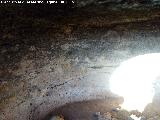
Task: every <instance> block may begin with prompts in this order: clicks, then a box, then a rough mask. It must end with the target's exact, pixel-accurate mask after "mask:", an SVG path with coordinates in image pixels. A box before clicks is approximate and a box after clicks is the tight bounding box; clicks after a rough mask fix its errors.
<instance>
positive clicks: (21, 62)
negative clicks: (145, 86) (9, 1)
mask: <svg viewBox="0 0 160 120" xmlns="http://www.w3.org/2000/svg"><path fill="white" fill-rule="evenodd" d="M84 4H85V3H84ZM0 9H1V11H0V16H1V18H3V19H2V20H1V21H0V26H1V27H0V35H1V36H0V119H2V120H12V119H13V120H41V119H43V118H45V117H46V115H48V114H49V113H51V112H52V111H54V110H55V108H57V107H59V106H62V105H64V104H66V103H72V102H76V101H88V100H89V101H90V100H97V99H98V100H99V99H100V100H104V101H110V102H109V103H108V105H113V106H112V107H113V108H116V107H117V106H118V105H119V104H120V103H121V98H120V97H118V96H117V95H114V94H112V93H111V92H110V89H109V78H110V76H111V74H112V73H113V71H114V70H115V69H116V68H117V67H118V66H119V65H120V63H121V62H122V61H124V60H127V59H129V58H132V57H134V56H137V55H140V54H147V53H154V52H156V53H159V52H160V41H159V39H160V28H159V25H160V22H159V17H160V16H159V15H160V12H159V11H160V10H159V9H158V8H152V9H151V8H150V9H148V8H146V9H143V10H142V9H141V10H138V9H128V8H127V9H118V10H111V9H107V8H106V7H102V8H101V7H100V8H99V7H96V8H92V7H86V8H85V7H84V8H83V9H81V8H77V9H76V10H73V12H69V13H65V12H62V11H57V12H59V13H57V14H56V13H55V12H54V11H53V12H49V13H48V14H46V13H47V12H48V10H46V11H38V12H37V11H34V10H32V9H25V10H23V9H10V8H3V7H1V8H0ZM49 11H50V10H49ZM41 12H42V13H41ZM4 13H5V14H4ZM137 84H138V83H137ZM158 90H159V87H157V93H159V92H158ZM158 100H159V96H158V95H155V98H154V102H153V103H154V104H151V105H150V106H149V107H148V106H147V107H146V112H144V116H146V117H147V118H148V119H150V118H152V117H153V116H154V114H155V113H157V114H159V113H160V110H159V108H160V107H159V104H157V102H158ZM95 103H97V104H98V105H99V104H101V103H102V101H96V102H95ZM82 106H83V104H82ZM107 107H108V106H105V108H104V109H103V110H104V112H105V109H107V110H108V111H106V112H110V111H112V110H111V108H110V109H109V108H107ZM98 108H99V107H97V108H96V109H95V111H92V110H91V111H90V112H93V113H95V112H99V110H98ZM101 108H103V107H101ZM151 108H153V109H151ZM77 109H78V108H77ZM148 109H149V110H148ZM79 111H81V110H79ZM86 111H87V109H86ZM147 112H148V113H147ZM126 113H127V114H128V112H127V111H126ZM150 113H151V114H150ZM152 113H153V114H152ZM80 114H85V113H82V112H80ZM148 115H149V116H148ZM119 119H120V118H119Z"/></svg>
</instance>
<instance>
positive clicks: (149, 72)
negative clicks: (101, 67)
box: [110, 53, 160, 112]
mask: <svg viewBox="0 0 160 120" xmlns="http://www.w3.org/2000/svg"><path fill="white" fill-rule="evenodd" d="M159 75H160V54H158V53H153V54H146V55H140V56H137V57H134V58H132V59H129V60H127V61H125V62H123V63H122V64H121V65H120V67H118V68H117V69H116V70H115V72H114V73H113V74H112V76H111V78H110V87H111V91H112V92H113V93H115V94H118V95H120V96H123V97H124V103H123V104H122V106H121V107H122V108H123V109H126V110H139V111H140V112H142V111H143V110H144V108H145V106H146V105H147V104H148V103H151V102H152V98H153V95H154V89H153V83H154V81H155V79H156V78H157V77H158V76H159Z"/></svg>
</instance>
